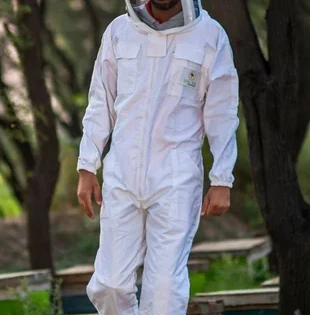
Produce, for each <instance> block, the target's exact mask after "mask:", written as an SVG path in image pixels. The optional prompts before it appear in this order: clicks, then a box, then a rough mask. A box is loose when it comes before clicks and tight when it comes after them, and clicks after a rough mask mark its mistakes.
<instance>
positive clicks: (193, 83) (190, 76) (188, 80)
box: [181, 68, 200, 88]
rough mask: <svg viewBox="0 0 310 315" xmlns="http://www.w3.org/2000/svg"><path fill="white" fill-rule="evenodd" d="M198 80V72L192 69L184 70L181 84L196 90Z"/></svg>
mask: <svg viewBox="0 0 310 315" xmlns="http://www.w3.org/2000/svg"><path fill="white" fill-rule="evenodd" d="M199 78H200V73H199V72H197V71H195V70H192V69H188V68H184V71H183V76H182V82H181V83H182V84H183V85H185V86H188V87H192V88H196V87H197V85H198V83H199Z"/></svg>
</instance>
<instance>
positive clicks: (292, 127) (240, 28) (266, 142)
mask: <svg viewBox="0 0 310 315" xmlns="http://www.w3.org/2000/svg"><path fill="white" fill-rule="evenodd" d="M305 6H306V3H305V2H302V1H297V0H270V1H269V5H268V10H267V31H268V59H267V58H266V57H265V56H264V54H263V52H262V50H261V47H260V45H259V42H258V38H257V34H256V31H255V28H254V26H253V24H252V21H251V17H250V13H249V7H248V1H246V0H235V1H231V0H221V1H218V0H211V1H209V4H208V8H209V12H210V14H211V15H212V16H213V17H215V18H216V19H217V20H218V21H219V22H220V23H221V24H222V25H223V26H224V28H225V29H226V31H227V33H228V35H229V37H230V40H231V43H232V46H233V50H234V53H235V63H236V66H237V69H238V73H239V77H240V97H241V101H242V104H243V109H244V113H245V117H246V121H247V130H248V140H249V146H250V160H251V167H252V175H253V180H254V185H255V191H256V196H257V200H258V203H259V206H260V209H261V213H262V215H263V217H264V220H265V223H266V227H267V229H268V232H269V233H270V236H271V238H272V241H273V245H274V249H275V252H276V254H277V257H278V261H279V274H280V305H279V314H280V315H291V314H294V312H296V311H297V310H299V311H300V312H301V314H310V300H309V298H308V295H309V290H310V268H309V267H310V245H309V244H310V243H309V241H310V224H309V221H310V207H309V205H308V204H307V203H306V202H305V201H304V198H303V196H302V194H301V191H300V187H299V184H298V179H297V176H296V171H295V166H296V162H297V158H298V154H299V151H300V148H301V146H302V143H303V140H304V137H305V134H306V131H307V127H308V124H309V118H310V106H309V97H310V91H309V88H308V86H309V80H310V78H309V75H308V69H310V60H309V56H310V44H309V43H308V42H307V38H308V37H309V35H310V29H309V25H308V24H307V19H306V12H307V11H306V10H305Z"/></svg>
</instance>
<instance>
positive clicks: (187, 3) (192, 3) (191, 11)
mask: <svg viewBox="0 0 310 315" xmlns="http://www.w3.org/2000/svg"><path fill="white" fill-rule="evenodd" d="M148 1H151V3H152V4H153V5H154V6H155V7H157V8H160V7H161V6H162V9H163V10H167V9H170V8H171V7H174V6H175V5H176V4H177V3H178V2H179V1H181V3H182V8H183V15H184V24H185V25H186V24H189V23H191V22H192V21H194V20H195V19H196V18H197V17H198V16H199V15H200V11H201V9H202V8H201V2H200V0H171V1H170V2H169V3H167V2H165V3H164V4H161V1H160V0H125V3H126V7H127V11H128V13H129V15H130V16H131V17H132V18H133V19H134V20H136V21H140V19H139V18H138V17H137V15H136V13H135V10H134V8H135V7H139V6H142V5H144V4H146V3H147V2H148Z"/></svg>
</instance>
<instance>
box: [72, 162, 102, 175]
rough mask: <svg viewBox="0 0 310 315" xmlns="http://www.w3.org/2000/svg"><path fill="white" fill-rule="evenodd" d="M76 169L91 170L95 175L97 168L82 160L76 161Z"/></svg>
mask: <svg viewBox="0 0 310 315" xmlns="http://www.w3.org/2000/svg"><path fill="white" fill-rule="evenodd" d="M76 170H77V171H80V170H85V171H88V172H91V173H93V174H95V175H96V174H97V170H96V168H95V167H94V166H93V165H90V164H87V163H85V162H83V161H78V164H77V168H76Z"/></svg>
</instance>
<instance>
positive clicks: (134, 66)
mask: <svg viewBox="0 0 310 315" xmlns="http://www.w3.org/2000/svg"><path fill="white" fill-rule="evenodd" d="M139 50H140V44H139V43H132V42H129V41H128V42H126V41H119V42H118V44H117V46H116V59H117V67H118V70H117V94H132V93H133V91H134V86H135V81H136V79H137V73H138V55H139Z"/></svg>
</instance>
